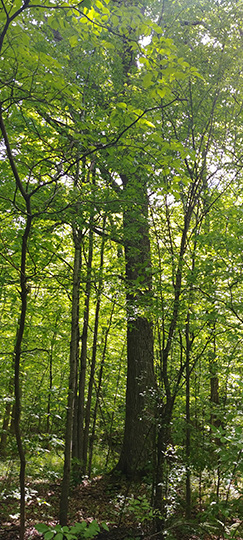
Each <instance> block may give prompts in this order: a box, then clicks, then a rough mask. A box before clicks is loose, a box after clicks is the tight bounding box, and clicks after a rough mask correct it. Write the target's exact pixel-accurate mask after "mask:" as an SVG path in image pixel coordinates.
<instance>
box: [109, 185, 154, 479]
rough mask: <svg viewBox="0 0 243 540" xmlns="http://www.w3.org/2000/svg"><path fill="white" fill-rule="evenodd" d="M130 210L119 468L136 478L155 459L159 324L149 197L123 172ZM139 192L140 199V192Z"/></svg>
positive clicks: (125, 216)
mask: <svg viewBox="0 0 243 540" xmlns="http://www.w3.org/2000/svg"><path fill="white" fill-rule="evenodd" d="M121 178H122V181H123V188H124V194H125V197H126V204H127V209H125V211H124V214H123V226H124V243H125V260H126V307H127V388H126V416H125V431H124V440H123V446H122V451H121V456H120V460H119V463H118V465H117V468H118V469H119V470H121V471H122V472H123V473H124V474H126V475H127V476H130V477H135V476H137V475H143V474H145V473H146V471H148V469H149V465H150V464H151V463H152V447H153V420H154V411H153V398H152V396H151V391H153V390H154V388H155V378H154V367H153V329H152V323H151V320H150V316H149V309H150V304H151V290H152V274H151V259H150V240H149V227H148V197H147V192H146V183H145V182H144V181H142V180H141V179H140V178H139V179H137V178H134V177H133V178H131V179H129V178H128V177H127V176H126V175H121ZM135 193H136V199H135V200H136V203H134V195H135Z"/></svg>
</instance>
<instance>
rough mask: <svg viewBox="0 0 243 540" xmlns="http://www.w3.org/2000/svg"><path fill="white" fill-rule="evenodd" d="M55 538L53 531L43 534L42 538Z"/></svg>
mask: <svg viewBox="0 0 243 540" xmlns="http://www.w3.org/2000/svg"><path fill="white" fill-rule="evenodd" d="M54 536H55V532H54V531H48V532H46V533H45V534H44V538H45V540H51V539H52V538H54Z"/></svg>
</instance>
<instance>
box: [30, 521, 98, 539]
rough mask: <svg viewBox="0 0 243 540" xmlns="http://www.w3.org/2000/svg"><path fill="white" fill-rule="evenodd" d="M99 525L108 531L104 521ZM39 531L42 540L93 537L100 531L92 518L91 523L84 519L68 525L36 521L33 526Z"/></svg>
mask: <svg viewBox="0 0 243 540" xmlns="http://www.w3.org/2000/svg"><path fill="white" fill-rule="evenodd" d="M101 527H102V528H103V529H105V530H106V531H108V530H109V529H108V527H107V525H106V523H101ZM35 528H36V530H37V531H38V532H39V533H42V534H43V536H44V540H79V539H83V538H94V537H95V536H97V534H98V533H99V532H100V526H99V524H98V523H97V521H96V520H95V519H94V520H93V521H92V522H91V523H89V524H87V523H86V521H82V522H81V523H75V525H71V526H70V527H68V526H67V525H64V526H63V527H62V526H61V525H55V526H54V527H49V526H48V525H46V524H45V523H38V524H37V525H36V526H35Z"/></svg>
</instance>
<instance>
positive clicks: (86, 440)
mask: <svg viewBox="0 0 243 540" xmlns="http://www.w3.org/2000/svg"><path fill="white" fill-rule="evenodd" d="M105 223H106V216H105V217H104V220H103V231H104V228H105ZM104 247H105V236H104V235H103V236H102V243H101V252H100V276H99V285H98V291H97V303H96V310H95V323H94V336H93V346H92V358H91V368H90V377H89V386H88V395H87V401H86V409H85V428H84V438H83V467H84V473H85V472H86V469H87V460H88V444H89V428H90V416H91V400H92V392H93V386H94V374H95V366H96V352H97V338H98V328H99V314H100V301H101V291H102V287H103V281H102V279H103V278H102V272H103V265H104Z"/></svg>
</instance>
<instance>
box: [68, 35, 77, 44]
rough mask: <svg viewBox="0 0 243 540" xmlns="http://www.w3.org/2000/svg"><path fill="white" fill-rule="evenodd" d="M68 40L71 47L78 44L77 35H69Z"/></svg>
mask: <svg viewBox="0 0 243 540" xmlns="http://www.w3.org/2000/svg"><path fill="white" fill-rule="evenodd" d="M68 41H69V43H70V45H71V47H76V46H77V45H78V36H71V37H70V38H69V39H68Z"/></svg>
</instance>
